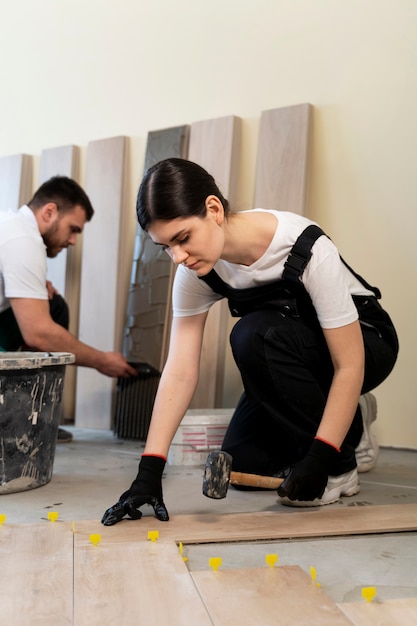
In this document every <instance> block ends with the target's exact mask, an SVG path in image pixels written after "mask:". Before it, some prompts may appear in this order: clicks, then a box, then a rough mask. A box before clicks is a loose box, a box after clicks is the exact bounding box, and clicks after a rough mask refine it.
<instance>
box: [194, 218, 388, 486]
mask: <svg viewBox="0 0 417 626" xmlns="http://www.w3.org/2000/svg"><path fill="white" fill-rule="evenodd" d="M323 234H324V233H323V231H322V230H321V229H320V228H319V227H318V226H316V225H311V226H308V227H307V228H306V229H305V230H304V231H303V233H301V235H300V237H299V238H298V239H297V241H296V243H295V244H294V246H293V248H292V250H291V253H290V254H289V256H288V259H287V261H286V263H285V269H284V272H283V276H282V279H281V280H278V281H275V282H273V283H269V284H267V285H261V286H259V287H251V288H247V289H234V288H232V287H230V286H229V285H227V284H226V283H225V282H224V281H223V280H222V279H221V278H220V277H219V275H218V274H217V273H216V272H215V271H214V270H212V271H211V272H210V273H209V274H207V276H203V277H202V280H204V281H205V282H206V283H207V284H208V285H209V286H210V287H211V288H212V289H213V291H215V292H216V293H220V294H221V295H223V296H224V297H226V298H227V299H228V301H229V308H230V311H231V313H232V315H233V316H236V317H240V318H241V319H240V320H239V321H238V322H237V323H236V324H235V326H234V328H233V330H232V332H231V335H230V342H231V346H232V351H233V356H234V359H235V361H236V364H237V366H238V368H239V370H240V373H241V376H242V382H243V386H244V393H243V395H242V397H241V398H240V400H239V403H238V405H237V407H236V410H235V412H234V415H233V417H232V420H231V423H230V425H229V428H228V430H227V432H226V435H225V439H224V442H223V446H222V449H223V450H225V451H227V452H229V453H230V454H231V455H232V457H233V469H234V470H235V471H242V472H249V473H257V474H265V475H272V474H275V473H276V472H278V471H279V470H281V469H283V468H285V467H287V466H288V465H291V464H293V463H295V462H297V461H299V460H300V459H302V458H303V457H304V456H305V455H306V454H307V452H308V450H309V448H310V445H311V443H312V440H313V438H314V436H315V434H316V432H317V429H318V426H319V423H320V421H321V418H322V415H323V411H324V407H325V404H326V400H327V395H328V393H329V389H330V385H331V383H332V378H333V371H334V370H333V365H332V361H331V357H330V353H329V351H328V348H327V344H326V342H325V339H324V335H323V332H322V330H321V327H320V325H319V322H318V319H317V315H316V312H315V309H314V307H313V304H312V302H311V299H310V296H309V295H308V293H307V291H306V289H305V288H304V285H303V283H302V282H301V280H300V276H301V275H302V273H303V271H304V269H305V267H306V266H307V263H308V262H309V260H310V257H311V248H312V246H313V244H314V242H315V241H316V239H317V238H318V237H320V236H321V235H323ZM342 261H343V259H342ZM343 262H344V261H343ZM348 267H349V266H348ZM349 270H350V271H351V272H352V273H353V274H354V275H355V276H356V277H357V278H358V279H359V280H360V281H361V282H362V284H363V285H364V286H365V287H366V288H367V289H369V290H371V291H373V293H375V296H374V297H373V296H352V297H353V300H354V302H355V305H356V307H357V309H358V314H359V320H360V324H361V329H362V334H363V339H364V344H365V377H364V384H363V388H362V393H366V392H367V391H370V390H371V389H374V388H375V387H376V386H377V385H379V384H380V383H381V382H382V381H383V380H384V379H385V378H386V377H387V376H388V374H389V373H390V372H391V370H392V368H393V367H394V363H395V361H396V358H397V353H398V339H397V335H396V332H395V329H394V326H393V324H392V322H391V319H390V317H389V316H388V314H387V313H386V312H385V311H384V310H383V309H382V307H381V306H380V304H379V303H378V299H379V298H380V297H381V294H380V292H379V290H378V289H377V288H375V287H371V286H370V285H369V284H368V283H367V282H366V281H364V279H363V278H362V277H360V276H359V275H358V274H356V273H355V272H353V270H352V269H351V268H350V267H349ZM362 432H363V426H362V417H361V412H360V409H359V407H358V409H357V411H356V414H355V417H354V419H353V422H352V425H351V428H350V430H349V432H348V434H347V436H346V438H345V441H344V442H343V444H342V446H341V454H340V455H338V456H339V460H338V465H337V466H336V467H334V468H332V470H331V472H330V474H331V475H334V476H337V475H339V474H343V473H345V472H348V471H350V470H352V469H353V468H354V467H356V459H355V448H356V446H357V445H358V443H359V441H360V438H361V435H362Z"/></svg>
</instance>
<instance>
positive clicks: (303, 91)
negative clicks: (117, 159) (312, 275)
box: [0, 0, 417, 448]
mask: <svg viewBox="0 0 417 626" xmlns="http://www.w3.org/2000/svg"><path fill="white" fill-rule="evenodd" d="M416 34H417V4H416V2H415V0H378V1H377V0H210V2H203V1H201V0H177V1H176V2H171V0H151V1H149V2H145V1H144V0H142V1H141V0H42V2H39V3H38V2H33V0H16V1H15V2H9V3H7V8H3V10H2V19H1V21H0V84H1V98H0V156H2V155H8V154H14V153H17V152H25V153H28V154H33V155H35V157H39V155H40V152H41V150H42V149H44V148H48V147H54V146H60V145H66V144H76V145H79V146H81V148H82V163H81V167H82V170H81V171H82V173H83V171H84V170H83V165H84V163H83V161H84V159H85V147H86V145H87V143H88V141H90V140H93V139H99V138H103V137H110V136H114V135H122V134H123V135H127V136H129V137H131V141H130V151H131V154H130V159H131V173H130V197H131V202H132V209H133V207H134V200H135V192H136V189H137V184H138V182H139V179H140V176H141V174H142V170H143V158H144V151H145V142H146V135H147V132H148V131H149V130H155V129H160V128H166V127H169V126H174V125H178V124H184V123H190V122H193V121H197V120H202V119H207V118H212V117H217V116H223V115H228V114H235V115H238V116H240V117H242V118H243V121H244V123H243V157H242V163H241V177H240V190H239V206H240V208H249V207H251V206H252V197H253V181H254V173H255V161H256V142H257V128H258V120H259V115H260V112H261V110H265V109H271V108H276V107H280V106H286V105H290V104H298V103H301V102H310V103H311V104H312V105H313V106H314V137H313V144H314V153H313V164H312V181H311V193H310V208H309V216H310V217H311V218H313V219H316V220H318V221H319V222H320V223H321V225H322V226H323V227H324V228H325V229H326V230H327V232H328V233H329V234H330V235H331V236H332V238H333V239H334V240H335V241H336V243H337V244H338V245H339V248H340V249H341V251H342V253H343V255H344V257H345V258H346V259H347V260H348V261H349V262H351V264H352V265H354V267H355V268H356V269H358V270H359V271H360V272H361V273H363V274H364V275H365V276H366V277H367V278H368V280H369V281H370V282H373V283H375V284H377V285H378V286H380V288H381V289H382V292H383V303H384V305H385V306H386V308H388V309H389V311H390V312H391V314H392V316H393V318H394V320H395V322H396V324H397V327H398V331H399V335H400V341H401V354H400V358H399V361H398V365H397V367H396V369H395V371H394V372H393V374H392V375H391V377H390V378H389V379H388V380H387V381H386V382H385V383H384V384H383V385H381V387H380V388H378V390H377V391H376V395H377V397H378V400H379V420H378V432H379V436H380V441H381V443H383V444H385V445H392V446H405V447H414V448H417V426H416V418H417V410H416V402H415V397H416V392H415V385H416V375H415V372H416V370H417V367H416V364H415V355H416V353H417V338H416V331H415V327H416V326H415V321H414V318H415V317H416V314H415V311H416V310H417V306H416V305H417V294H416V279H415V270H416V267H417V263H416V261H417V245H416V228H417V211H416V206H417V182H416V181H417V174H416V159H415V149H416V144H417V132H416V131H417V114H416V111H417V45H416ZM36 168H38V158H36V159H35V175H34V180H35V181H36V180H37V172H36ZM81 182H83V181H82V180H81ZM283 208H285V207H283ZM92 227H93V226H92ZM134 229H135V226H134V211H133V210H132V241H133V235H134ZM131 244H132V242H127V246H126V254H131ZM231 393H232V395H233V392H231Z"/></svg>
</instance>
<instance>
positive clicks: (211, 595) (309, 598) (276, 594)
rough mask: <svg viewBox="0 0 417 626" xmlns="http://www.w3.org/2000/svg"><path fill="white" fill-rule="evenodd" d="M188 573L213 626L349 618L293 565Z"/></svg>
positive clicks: (300, 625)
mask: <svg viewBox="0 0 417 626" xmlns="http://www.w3.org/2000/svg"><path fill="white" fill-rule="evenodd" d="M191 576H192V578H193V580H194V582H195V583H196V585H197V588H198V591H199V592H200V595H201V597H202V599H203V601H204V603H205V605H206V607H207V610H208V612H209V613H210V617H211V618H212V620H213V624H215V626H234V625H235V624H240V625H241V626H246V625H247V626H252V625H253V624H262V626H276V624H280V626H304V625H305V626H311V625H312V624H320V626H327V625H328V626H339V625H340V626H342V625H347V624H351V622H350V620H349V619H347V618H346V616H345V615H344V614H343V613H342V611H341V610H340V609H339V608H338V607H337V606H336V605H335V604H334V603H333V602H332V601H331V600H330V599H329V598H328V597H327V596H326V594H325V593H324V592H323V591H321V590H320V589H319V588H317V587H316V586H315V585H313V584H312V582H311V579H310V578H309V576H308V575H307V574H306V573H305V572H304V571H303V570H302V569H301V568H300V567H298V566H288V567H273V568H270V567H264V568H258V567H253V568H247V569H244V568H242V569H225V570H217V571H213V570H210V571H200V572H192V573H191ZM196 623H197V622H196Z"/></svg>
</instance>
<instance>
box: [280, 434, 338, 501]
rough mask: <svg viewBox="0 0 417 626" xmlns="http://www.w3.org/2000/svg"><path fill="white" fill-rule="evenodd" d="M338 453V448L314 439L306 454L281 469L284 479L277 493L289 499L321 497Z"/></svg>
mask: <svg viewBox="0 0 417 626" xmlns="http://www.w3.org/2000/svg"><path fill="white" fill-rule="evenodd" d="M338 454H339V452H338V450H337V449H336V448H334V447H333V446H331V445H330V444H328V443H325V442H324V441H322V440H321V439H314V441H313V443H312V444H311V448H310V450H309V451H308V454H307V456H306V457H304V459H302V460H301V461H299V462H298V463H296V464H295V465H294V466H292V467H289V468H287V469H285V470H284V471H283V473H282V475H283V476H284V477H285V480H284V482H283V483H282V485H280V487H278V489H277V491H278V495H279V496H281V497H282V498H283V497H287V498H289V499H290V500H314V499H315V498H321V497H322V495H323V493H324V490H325V488H326V485H327V480H328V478H329V468H331V467H332V465H333V463H334V462H335V461H336V460H337V456H338Z"/></svg>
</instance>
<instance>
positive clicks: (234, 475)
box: [230, 472, 284, 489]
mask: <svg viewBox="0 0 417 626" xmlns="http://www.w3.org/2000/svg"><path fill="white" fill-rule="evenodd" d="M283 482H284V478H277V477H276V476H260V475H258V474H244V473H243V472H230V484H231V485H243V486H245V487H258V488H261V489H278V487H279V486H280V485H282V483H283Z"/></svg>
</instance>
